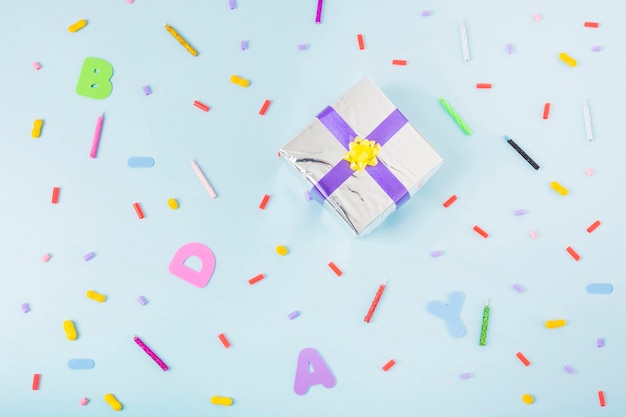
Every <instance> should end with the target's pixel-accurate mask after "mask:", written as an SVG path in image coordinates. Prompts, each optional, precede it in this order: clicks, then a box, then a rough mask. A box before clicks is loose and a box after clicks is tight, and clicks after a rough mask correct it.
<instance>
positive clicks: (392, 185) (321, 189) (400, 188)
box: [311, 106, 410, 207]
mask: <svg viewBox="0 0 626 417" xmlns="http://www.w3.org/2000/svg"><path fill="white" fill-rule="evenodd" d="M317 118H318V119H319V121H320V122H322V124H323V125H324V126H325V127H326V129H328V130H329V131H330V133H332V134H333V136H335V138H336V139H337V140H338V141H339V143H341V145H342V146H343V147H344V148H346V150H349V149H350V142H352V141H353V140H354V138H356V137H357V136H358V135H357V134H356V133H355V132H354V130H352V128H351V127H350V126H349V125H348V124H347V123H346V121H345V120H343V118H342V117H341V116H340V115H339V113H337V112H336V111H335V109H333V108H332V107H330V106H328V107H326V108H325V109H324V110H322V111H321V112H320V114H318V115H317ZM407 123H408V120H407V119H406V117H404V115H403V114H402V113H400V110H398V109H395V110H394V111H393V112H391V114H389V116H387V117H386V118H385V120H383V121H382V122H381V123H380V124H379V125H378V126H377V127H376V128H375V129H374V130H373V131H372V132H371V133H370V134H369V135H367V136H366V137H365V138H367V139H369V140H373V141H375V142H376V143H378V144H379V145H380V146H381V147H382V146H384V145H385V143H387V142H388V141H389V139H391V138H392V137H393V136H394V135H395V134H396V133H397V132H398V131H399V130H400V129H401V128H402V127H403V126H404V125H405V124H407ZM365 171H367V173H368V174H369V175H370V176H371V177H372V178H373V179H374V181H376V183H378V185H380V188H382V189H383V191H384V192H385V193H387V195H388V196H389V198H391V199H392V200H393V202H394V203H395V204H396V207H400V206H401V205H402V204H404V203H406V202H407V200H408V199H409V198H410V195H409V191H408V190H407V189H406V187H405V186H404V185H402V183H401V182H400V180H398V178H396V176H395V175H393V173H392V172H391V171H390V170H389V168H387V167H386V166H385V164H383V163H382V162H381V161H379V163H378V164H376V165H374V166H367V167H365ZM353 174H354V171H353V170H352V168H350V163H349V162H348V161H346V160H344V159H342V160H341V161H339V162H338V163H337V165H335V166H334V167H333V168H331V170H330V171H328V172H327V173H326V175H324V176H323V177H322V178H321V179H320V180H319V181H318V182H317V184H315V187H313V190H311V191H312V193H313V195H314V196H317V197H318V198H321V201H322V202H323V201H324V200H325V199H327V198H328V196H330V195H331V194H332V193H333V192H334V191H335V190H336V189H337V188H339V187H340V186H341V184H343V183H344V182H345V181H346V180H347V179H348V178H350V176H352V175H353Z"/></svg>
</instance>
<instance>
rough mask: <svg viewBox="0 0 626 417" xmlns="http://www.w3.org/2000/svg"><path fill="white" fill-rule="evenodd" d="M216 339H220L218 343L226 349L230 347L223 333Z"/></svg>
mask: <svg viewBox="0 0 626 417" xmlns="http://www.w3.org/2000/svg"><path fill="white" fill-rule="evenodd" d="M217 337H218V338H219V339H220V341H221V342H222V344H223V345H224V347H225V348H226V349H228V348H229V347H230V342H229V341H228V339H226V336H224V333H220V334H218V335H217Z"/></svg>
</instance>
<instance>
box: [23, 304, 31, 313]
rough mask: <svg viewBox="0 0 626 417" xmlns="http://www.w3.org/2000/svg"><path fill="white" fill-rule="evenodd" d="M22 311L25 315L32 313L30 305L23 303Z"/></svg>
mask: <svg viewBox="0 0 626 417" xmlns="http://www.w3.org/2000/svg"><path fill="white" fill-rule="evenodd" d="M22 311H23V312H24V313H28V312H29V311H30V307H29V306H28V303H23V304H22Z"/></svg>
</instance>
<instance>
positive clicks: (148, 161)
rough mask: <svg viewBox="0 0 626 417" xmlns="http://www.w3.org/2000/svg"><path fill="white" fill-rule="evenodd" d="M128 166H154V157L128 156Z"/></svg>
mask: <svg viewBox="0 0 626 417" xmlns="http://www.w3.org/2000/svg"><path fill="white" fill-rule="evenodd" d="M128 166H129V167H131V168H151V167H153V166H154V158H152V157H150V156H131V157H130V158H128Z"/></svg>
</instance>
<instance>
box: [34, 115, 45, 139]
mask: <svg viewBox="0 0 626 417" xmlns="http://www.w3.org/2000/svg"><path fill="white" fill-rule="evenodd" d="M42 126H43V120H41V119H37V120H35V123H33V132H32V136H33V138H35V139H37V138H38V137H39V136H41V128H42Z"/></svg>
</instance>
